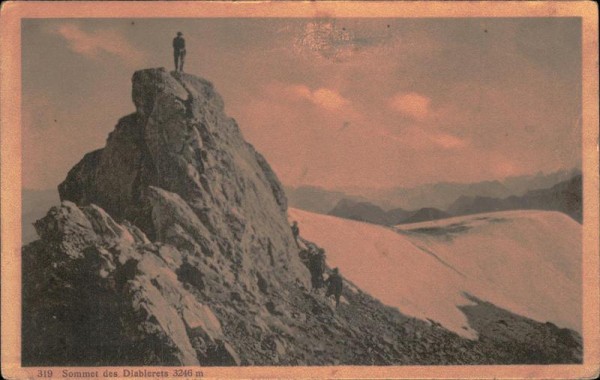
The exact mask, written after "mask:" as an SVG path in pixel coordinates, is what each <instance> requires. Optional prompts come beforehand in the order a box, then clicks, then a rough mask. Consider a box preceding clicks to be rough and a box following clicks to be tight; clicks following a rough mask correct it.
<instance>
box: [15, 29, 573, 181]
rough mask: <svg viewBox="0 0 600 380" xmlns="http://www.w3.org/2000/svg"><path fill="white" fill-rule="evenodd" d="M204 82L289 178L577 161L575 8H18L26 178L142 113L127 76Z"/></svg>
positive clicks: (498, 171) (439, 176)
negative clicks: (398, 12) (401, 12)
mask: <svg viewBox="0 0 600 380" xmlns="http://www.w3.org/2000/svg"><path fill="white" fill-rule="evenodd" d="M177 31H182V32H183V34H184V37H185V39H186V45H187V56H186V63H185V67H184V69H185V71H186V72H188V73H191V74H194V75H197V76H201V77H203V78H206V79H208V80H209V81H211V82H213V83H214V85H215V87H216V89H217V91H218V92H219V93H220V94H221V95H222V97H223V99H224V101H225V111H226V113H227V114H228V115H229V116H231V117H233V118H235V119H236V120H237V122H238V124H239V126H240V128H241V130H242V133H243V134H244V137H245V138H246V139H247V140H248V141H249V142H251V143H252V144H253V145H254V146H255V147H256V148H257V149H258V150H259V151H260V152H261V153H263V155H264V156H265V157H266V158H267V160H268V161H269V163H270V164H271V166H272V167H273V169H274V170H275V172H276V173H277V175H278V177H279V178H280V180H281V181H282V182H283V183H284V184H285V185H288V186H301V185H311V186H318V187H322V188H326V189H332V190H334V189H336V190H346V191H347V190H349V189H358V188H360V189H365V188H367V189H368V188H370V189H382V188H391V187H413V186H417V185H420V184H425V183H435V182H440V181H451V182H477V181H482V180H494V179H501V178H504V177H507V176H514V175H526V174H534V173H537V172H540V171H542V172H551V171H555V170H560V169H571V168H574V167H578V168H580V167H581V23H580V20H579V19H577V18H470V19H467V18H452V19H451V18H420V19H408V18H395V19H360V18H340V19H331V18H311V19H264V18H263V19H260V18H257V19H227V18H221V19H26V20H23V23H22V84H23V88H22V141H23V163H22V165H23V187H25V188H30V189H48V188H55V187H56V186H57V185H58V184H59V183H60V182H61V181H63V180H64V178H65V177H66V175H67V172H68V170H69V169H70V168H71V167H72V166H73V165H75V164H76V163H77V162H78V161H79V160H80V159H81V158H82V157H83V155H84V154H85V153H87V152H90V151H92V150H94V149H98V148H101V147H103V146H104V145H105V142H106V138H107V137H108V134H109V133H110V132H111V131H112V130H113V129H114V127H115V125H116V122H117V120H118V119H119V118H121V117H123V116H125V115H127V114H129V113H132V112H134V111H135V108H134V106H133V103H132V101H131V77H132V75H133V73H134V71H136V70H140V69H144V68H150V67H166V68H168V69H172V68H173V54H172V47H171V41H172V39H173V37H174V36H175V33H176V32H177Z"/></svg>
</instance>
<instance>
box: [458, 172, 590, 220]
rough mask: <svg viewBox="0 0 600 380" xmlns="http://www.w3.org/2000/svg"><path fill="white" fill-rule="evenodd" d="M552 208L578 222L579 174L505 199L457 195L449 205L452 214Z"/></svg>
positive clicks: (580, 198)
mask: <svg viewBox="0 0 600 380" xmlns="http://www.w3.org/2000/svg"><path fill="white" fill-rule="evenodd" d="M528 209H535V210H554V211H560V212H563V213H565V214H567V215H569V216H570V217H571V218H573V219H575V220H576V221H578V222H579V223H581V222H582V213H583V206H582V176H581V175H576V176H574V177H573V178H571V179H570V180H568V181H563V182H560V183H558V184H556V185H554V186H552V187H551V188H549V189H539V190H532V191H528V192H527V193H526V194H525V195H523V196H520V197H517V196H510V197H506V198H502V199H499V198H490V197H465V196H462V197H459V198H458V199H457V200H456V201H455V202H454V203H453V204H452V205H451V206H450V207H449V208H448V212H449V213H450V214H452V215H468V214H479V213H482V212H489V211H503V210H528Z"/></svg>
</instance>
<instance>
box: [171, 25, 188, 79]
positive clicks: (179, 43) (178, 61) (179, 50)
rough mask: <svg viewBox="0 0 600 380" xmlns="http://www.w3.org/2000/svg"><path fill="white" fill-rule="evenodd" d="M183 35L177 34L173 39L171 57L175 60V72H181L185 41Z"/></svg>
mask: <svg viewBox="0 0 600 380" xmlns="http://www.w3.org/2000/svg"><path fill="white" fill-rule="evenodd" d="M182 36H183V33H181V32H177V37H175V38H173V56H174V58H175V71H180V72H183V61H184V60H185V39H184V38H183V37H182Z"/></svg>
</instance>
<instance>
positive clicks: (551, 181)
mask: <svg viewBox="0 0 600 380" xmlns="http://www.w3.org/2000/svg"><path fill="white" fill-rule="evenodd" d="M580 174H581V171H580V170H579V169H571V170H566V169H565V170H559V171H556V172H552V173H549V174H545V173H541V172H539V173H537V174H535V175H525V176H517V177H508V178H505V179H503V180H497V181H482V182H475V183H454V182H439V183H433V184H426V185H421V186H417V187H412V188H402V187H397V188H393V189H383V190H373V189H370V190H369V189H361V190H352V191H331V190H326V189H322V188H318V187H312V186H301V187H295V188H294V187H286V188H285V191H286V195H287V197H288V201H289V203H290V206H291V207H296V208H300V209H303V210H307V211H313V212H318V213H329V212H330V211H331V210H332V209H333V208H334V207H335V206H336V205H337V203H338V202H339V201H340V200H342V199H348V200H352V201H355V202H368V203H371V204H373V205H375V206H378V207H379V208H381V209H383V210H392V209H398V208H400V209H403V210H418V209H420V208H424V207H433V208H437V209H440V210H447V209H448V208H449V207H450V206H451V205H452V204H453V203H454V201H456V200H457V199H458V198H460V197H490V198H506V197H510V196H522V195H525V194H526V193H527V192H528V191H532V190H536V189H546V188H550V187H552V186H554V185H556V184H557V183H559V182H563V181H566V180H569V179H570V178H573V177H574V176H576V175H580Z"/></svg>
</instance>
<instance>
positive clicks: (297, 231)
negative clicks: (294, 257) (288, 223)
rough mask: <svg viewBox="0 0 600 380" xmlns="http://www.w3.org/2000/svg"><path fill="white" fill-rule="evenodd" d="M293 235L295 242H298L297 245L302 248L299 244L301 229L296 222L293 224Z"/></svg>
mask: <svg viewBox="0 0 600 380" xmlns="http://www.w3.org/2000/svg"><path fill="white" fill-rule="evenodd" d="M291 228H292V234H293V235H294V240H295V241H296V245H297V246H298V248H300V243H298V236H300V228H299V227H298V222H296V221H295V220H294V223H292V227H291Z"/></svg>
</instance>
